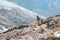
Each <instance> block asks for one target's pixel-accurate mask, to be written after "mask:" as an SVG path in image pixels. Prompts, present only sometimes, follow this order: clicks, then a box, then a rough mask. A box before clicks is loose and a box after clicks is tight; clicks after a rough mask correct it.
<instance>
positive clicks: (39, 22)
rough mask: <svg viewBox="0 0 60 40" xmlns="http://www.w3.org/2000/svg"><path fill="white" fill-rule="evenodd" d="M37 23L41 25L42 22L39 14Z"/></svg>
mask: <svg viewBox="0 0 60 40" xmlns="http://www.w3.org/2000/svg"><path fill="white" fill-rule="evenodd" d="M37 23H38V26H40V24H41V22H40V17H39V16H37Z"/></svg>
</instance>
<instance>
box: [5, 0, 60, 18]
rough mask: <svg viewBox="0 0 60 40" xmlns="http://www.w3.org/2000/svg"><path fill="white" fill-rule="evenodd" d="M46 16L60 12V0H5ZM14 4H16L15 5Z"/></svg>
mask: <svg viewBox="0 0 60 40" xmlns="http://www.w3.org/2000/svg"><path fill="white" fill-rule="evenodd" d="M4 1H8V2H12V3H15V4H17V5H19V6H22V7H24V8H26V9H28V10H31V11H33V12H36V13H38V14H41V15H44V16H48V15H49V16H48V17H50V16H53V15H58V14H60V11H59V10H60V0H4ZM13 6H14V5H13Z"/></svg>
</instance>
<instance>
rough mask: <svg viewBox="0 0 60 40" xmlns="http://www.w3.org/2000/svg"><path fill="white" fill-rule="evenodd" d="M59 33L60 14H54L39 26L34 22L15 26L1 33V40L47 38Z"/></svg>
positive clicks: (43, 39)
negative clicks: (18, 26)
mask: <svg viewBox="0 0 60 40" xmlns="http://www.w3.org/2000/svg"><path fill="white" fill-rule="evenodd" d="M22 27H23V26H22ZM59 34H60V16H54V17H50V18H47V19H45V21H44V22H43V23H42V24H41V25H40V26H37V23H36V22H33V23H31V24H29V26H26V27H23V28H15V29H13V30H11V31H8V32H6V33H3V34H0V40H6V39H10V40H47V39H48V38H51V37H60V35H59Z"/></svg>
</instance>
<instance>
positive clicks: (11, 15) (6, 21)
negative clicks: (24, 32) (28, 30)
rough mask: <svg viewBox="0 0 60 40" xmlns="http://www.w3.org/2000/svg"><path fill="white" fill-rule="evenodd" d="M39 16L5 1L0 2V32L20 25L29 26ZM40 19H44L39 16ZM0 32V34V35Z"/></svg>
mask: <svg viewBox="0 0 60 40" xmlns="http://www.w3.org/2000/svg"><path fill="white" fill-rule="evenodd" d="M37 15H39V14H37V13H34V12H32V11H30V10H27V9H25V8H23V7H21V6H18V5H16V4H14V3H10V2H7V1H0V30H1V31H2V32H3V31H6V30H8V29H10V28H12V27H15V26H17V25H21V24H29V23H31V22H33V21H35V20H36V16H37ZM39 16H40V17H41V18H46V17H44V16H41V15H39ZM1 31H0V33H1Z"/></svg>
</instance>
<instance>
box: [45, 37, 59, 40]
mask: <svg viewBox="0 0 60 40" xmlns="http://www.w3.org/2000/svg"><path fill="white" fill-rule="evenodd" d="M46 40H60V37H59V38H56V37H52V38H47V39H46Z"/></svg>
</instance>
